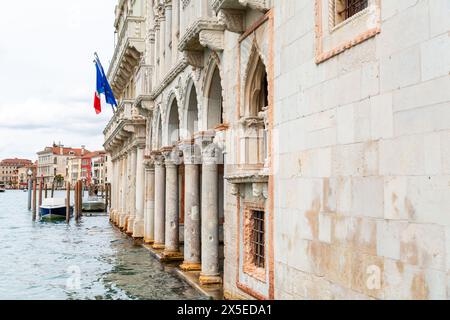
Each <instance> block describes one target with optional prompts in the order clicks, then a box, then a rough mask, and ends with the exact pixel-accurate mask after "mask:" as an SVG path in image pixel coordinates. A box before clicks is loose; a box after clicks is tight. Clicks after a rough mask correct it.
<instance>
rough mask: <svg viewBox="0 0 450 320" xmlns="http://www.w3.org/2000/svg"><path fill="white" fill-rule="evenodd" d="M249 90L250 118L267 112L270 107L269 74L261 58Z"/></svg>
mask: <svg viewBox="0 0 450 320" xmlns="http://www.w3.org/2000/svg"><path fill="white" fill-rule="evenodd" d="M248 90H249V92H248V94H249V102H248V104H249V116H252V117H257V116H258V115H259V113H260V112H263V111H265V110H266V108H267V105H268V82H267V72H266V68H265V66H264V64H263V63H262V61H261V58H259V59H258V63H257V65H256V69H255V71H254V75H253V77H252V78H251V80H250V84H249V88H248Z"/></svg>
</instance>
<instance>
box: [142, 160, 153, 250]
mask: <svg viewBox="0 0 450 320" xmlns="http://www.w3.org/2000/svg"><path fill="white" fill-rule="evenodd" d="M144 242H145V243H147V244H153V243H154V242H155V166H154V163H153V161H151V160H147V161H146V168H145V212H144Z"/></svg>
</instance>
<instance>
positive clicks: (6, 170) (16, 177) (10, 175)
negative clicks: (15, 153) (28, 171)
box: [0, 158, 33, 189]
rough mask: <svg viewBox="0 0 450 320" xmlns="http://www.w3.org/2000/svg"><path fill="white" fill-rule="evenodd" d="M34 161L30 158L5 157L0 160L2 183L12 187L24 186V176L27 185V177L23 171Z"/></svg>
mask: <svg viewBox="0 0 450 320" xmlns="http://www.w3.org/2000/svg"><path fill="white" fill-rule="evenodd" d="M32 164H33V163H32V162H31V160H28V159H18V158H14V159H4V160H2V161H1V162H0V184H2V185H5V186H6V187H8V188H11V189H18V188H19V187H21V186H22V182H23V178H25V185H26V179H27V178H26V177H23V176H22V174H21V173H23V170H21V169H23V168H26V167H28V166H31V165H32Z"/></svg>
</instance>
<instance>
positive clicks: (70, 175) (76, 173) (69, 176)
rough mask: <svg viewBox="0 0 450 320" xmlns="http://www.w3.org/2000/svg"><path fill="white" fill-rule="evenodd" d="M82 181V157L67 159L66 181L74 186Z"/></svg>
mask: <svg viewBox="0 0 450 320" xmlns="http://www.w3.org/2000/svg"><path fill="white" fill-rule="evenodd" d="M80 179H81V156H80V157H72V158H68V159H67V173H66V181H69V182H70V184H71V185H74V184H75V183H76V182H77V181H78V180H80Z"/></svg>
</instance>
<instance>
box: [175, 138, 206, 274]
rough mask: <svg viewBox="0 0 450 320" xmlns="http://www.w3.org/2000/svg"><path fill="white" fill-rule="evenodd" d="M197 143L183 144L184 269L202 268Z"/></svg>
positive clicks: (182, 266)
mask: <svg viewBox="0 0 450 320" xmlns="http://www.w3.org/2000/svg"><path fill="white" fill-rule="evenodd" d="M195 150H196V149H195V145H194V144H191V143H189V144H188V145H185V146H183V152H184V168H185V204H184V208H185V214H184V262H183V264H182V265H181V266H180V268H181V269H182V270H184V271H197V270H201V258H200V256H201V245H200V230H201V226H200V194H199V190H200V186H199V183H200V181H199V179H200V168H199V163H200V161H199V159H198V157H196V156H195Z"/></svg>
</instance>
